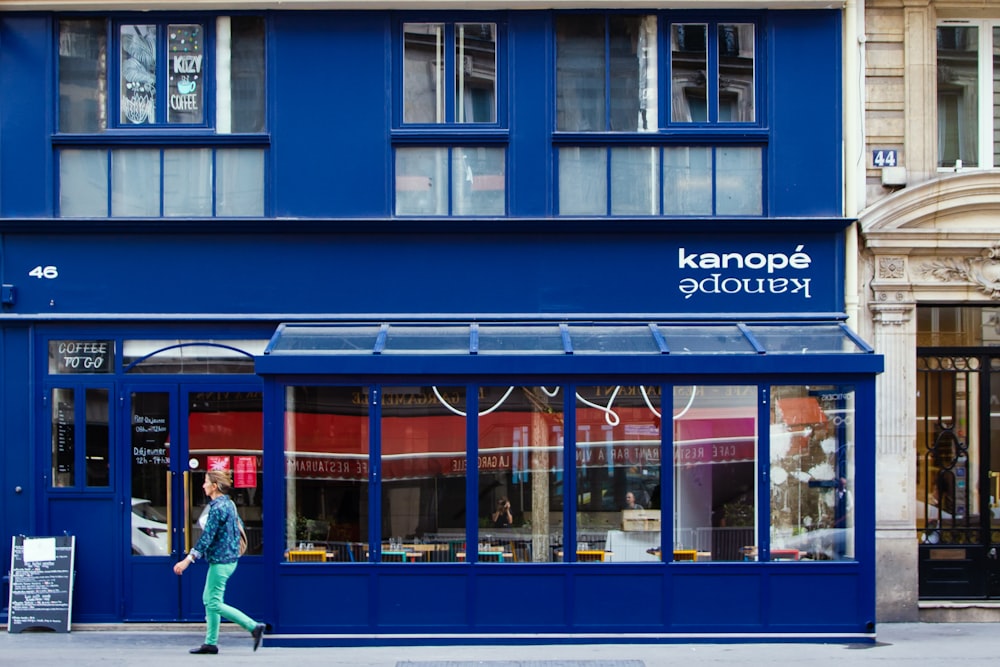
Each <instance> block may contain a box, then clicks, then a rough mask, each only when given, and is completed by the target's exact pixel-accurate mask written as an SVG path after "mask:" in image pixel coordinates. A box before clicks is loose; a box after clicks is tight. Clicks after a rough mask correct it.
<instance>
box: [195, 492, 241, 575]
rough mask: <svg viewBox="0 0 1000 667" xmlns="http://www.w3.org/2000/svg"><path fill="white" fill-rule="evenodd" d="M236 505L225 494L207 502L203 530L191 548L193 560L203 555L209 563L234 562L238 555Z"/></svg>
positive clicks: (238, 531) (238, 533) (238, 536)
mask: <svg viewBox="0 0 1000 667" xmlns="http://www.w3.org/2000/svg"><path fill="white" fill-rule="evenodd" d="M239 520H240V519H239V516H238V515H237V514H236V505H235V503H233V501H232V500H230V499H229V496H227V495H221V496H219V497H218V498H216V499H215V500H213V501H212V502H210V503H209V504H208V519H207V520H206V521H205V531H204V532H203V533H202V534H201V537H200V538H199V539H198V543H197V544H195V545H194V548H193V549H191V556H193V557H194V559H195V560H197V559H199V558H201V557H202V556H204V558H205V560H206V561H208V563H209V564H210V565H216V564H222V563H235V562H236V561H237V560H239V557H240V529H239V525H238V523H237V522H238V521H239Z"/></svg>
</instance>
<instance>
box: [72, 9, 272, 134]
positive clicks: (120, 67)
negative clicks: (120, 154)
mask: <svg viewBox="0 0 1000 667" xmlns="http://www.w3.org/2000/svg"><path fill="white" fill-rule="evenodd" d="M58 62H59V130H60V132H64V133H92V132H104V131H107V130H111V129H125V128H136V127H143V128H150V127H170V128H174V127H177V128H180V127H183V128H192V127H205V128H214V130H215V132H217V133H220V134H229V133H235V132H239V133H243V132H262V131H263V130H264V69H265V68H264V22H263V19H261V18H258V17H244V16H241V17H229V16H221V17H218V18H216V19H215V20H214V21H177V22H171V21H162V22H153V21H146V20H143V21H109V20H105V19H66V20H62V21H60V22H59V61H58ZM213 107H214V108H213Z"/></svg>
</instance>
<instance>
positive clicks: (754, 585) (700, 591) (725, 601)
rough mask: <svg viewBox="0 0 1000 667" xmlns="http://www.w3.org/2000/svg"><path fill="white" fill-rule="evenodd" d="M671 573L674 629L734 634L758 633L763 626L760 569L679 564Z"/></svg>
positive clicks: (764, 616)
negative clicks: (711, 630)
mask: <svg viewBox="0 0 1000 667" xmlns="http://www.w3.org/2000/svg"><path fill="white" fill-rule="evenodd" d="M720 570H723V571H720ZM672 573H673V574H674V576H673V578H672V579H673V581H672V584H673V595H672V597H671V600H670V617H671V620H672V624H673V627H674V628H675V629H677V630H689V631H699V630H705V629H706V628H713V629H714V630H716V631H719V630H727V631H729V632H736V631H749V630H759V629H761V628H762V627H763V625H764V623H766V621H767V616H766V614H765V613H764V608H763V606H762V604H761V598H762V597H763V594H764V586H765V583H766V582H765V580H764V578H763V577H762V576H761V575H762V570H761V568H755V567H752V566H751V567H745V568H744V570H743V571H742V572H741V571H739V570H731V569H730V568H729V567H723V568H716V567H715V566H714V565H713V564H711V563H705V564H704V565H698V564H695V563H690V564H688V563H681V564H674V565H673V566H672ZM720 601H721V602H722V604H720Z"/></svg>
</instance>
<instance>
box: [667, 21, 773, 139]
mask: <svg viewBox="0 0 1000 667" xmlns="http://www.w3.org/2000/svg"><path fill="white" fill-rule="evenodd" d="M754 32H755V31H754V25H753V24H752V23H674V24H672V25H671V26H670V84H671V94H670V120H671V122H674V123H692V122H693V123H752V122H754V121H755V120H756V110H755V108H754V85H755V76H754V51H755V41H754Z"/></svg>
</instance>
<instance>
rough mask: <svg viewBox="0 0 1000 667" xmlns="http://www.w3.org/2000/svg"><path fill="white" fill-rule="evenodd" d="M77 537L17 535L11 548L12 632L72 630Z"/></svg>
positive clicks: (8, 627)
mask: <svg viewBox="0 0 1000 667" xmlns="http://www.w3.org/2000/svg"><path fill="white" fill-rule="evenodd" d="M75 548H76V538H75V537H25V536H23V535H16V536H14V538H13V539H12V540H11V549H10V563H11V570H10V598H9V600H8V607H9V613H8V621H7V631H8V632H21V631H22V630H25V629H28V628H50V629H52V630H55V631H56V632H69V630H70V618H71V616H72V611H73V559H74V553H75Z"/></svg>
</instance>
